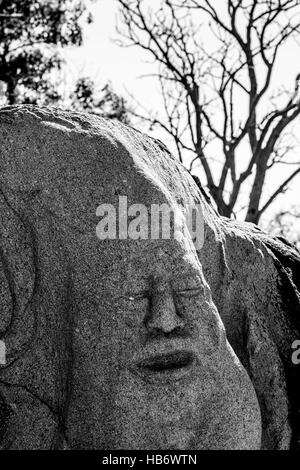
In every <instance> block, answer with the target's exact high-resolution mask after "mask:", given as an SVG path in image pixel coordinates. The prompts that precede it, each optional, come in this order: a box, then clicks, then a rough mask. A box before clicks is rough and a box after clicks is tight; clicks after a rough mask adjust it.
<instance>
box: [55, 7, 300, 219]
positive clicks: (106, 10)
mask: <svg viewBox="0 0 300 470" xmlns="http://www.w3.org/2000/svg"><path fill="white" fill-rule="evenodd" d="M92 11H93V16H94V23H92V24H91V25H88V26H86V27H85V28H84V44H83V46H82V47H80V48H72V49H68V50H66V49H64V51H63V55H64V57H65V59H66V60H67V74H68V76H71V77H74V80H76V79H77V78H79V77H80V76H86V77H90V78H92V79H93V80H94V81H95V82H96V85H97V87H99V88H101V87H103V86H104V85H105V84H106V83H107V82H108V81H110V82H111V83H112V85H113V87H114V89H115V90H116V91H117V92H118V93H121V94H122V95H123V96H124V97H125V98H126V97H127V91H129V92H130V93H131V94H132V95H134V96H135V98H136V99H137V101H139V102H140V103H141V104H143V105H144V106H145V108H147V109H152V110H155V109H158V110H160V109H161V97H160V88H159V84H158V83H157V82H156V80H155V79H154V78H139V77H141V76H142V75H145V74H147V73H151V72H153V71H155V68H154V67H155V66H154V65H153V62H152V59H151V56H150V54H149V56H147V55H146V54H145V52H143V51H141V50H140V49H139V48H137V47H131V48H121V47H119V46H118V45H117V44H115V43H114V42H113V38H115V39H116V38H117V33H116V30H115V25H116V15H117V5H116V2H115V1H114V0H97V1H96V2H95V4H94V6H93V8H92ZM299 42H300V38H299ZM149 61H150V63H149ZM147 62H148V63H147ZM151 62H152V63H151ZM278 63H279V64H280V66H279V67H278V70H277V71H276V80H277V82H278V87H280V86H281V85H284V86H287V87H291V88H292V87H293V86H294V83H295V77H296V75H297V74H298V73H299V72H300V48H299V46H297V45H296V44H294V45H292V46H289V47H288V48H285V50H284V51H283V53H282V54H281V56H279V60H278ZM277 82H276V86H277ZM128 101H129V103H130V99H128ZM299 121H300V120H298V121H297V127H296V129H297V128H298V129H299V140H300V125H299V124H300V122H299ZM296 133H297V132H296ZM152 135H154V136H156V137H158V138H160V139H161V140H163V141H164V142H165V143H166V145H167V146H168V147H169V148H170V149H171V150H173V143H172V141H171V140H170V139H169V140H166V135H165V134H163V133H162V132H161V131H159V130H157V131H154V132H153V133H152ZM298 152H299V158H298V155H297V153H298ZM298 152H297V150H296V151H295V155H294V158H295V159H296V158H297V161H299V160H300V148H298ZM216 158H217V156H216ZM294 169H295V166H285V165H278V166H276V167H275V170H272V171H271V172H270V173H269V177H268V180H267V183H266V187H265V193H264V195H265V198H267V197H268V195H271V194H272V193H273V192H274V190H275V189H276V187H278V186H279V185H280V183H281V182H283V180H284V178H286V177H287V176H288V175H289V174H290V173H291V172H292V171H293V170H294ZM215 171H218V168H217V164H216V169H215ZM195 173H196V172H195ZM200 175H201V174H200ZM201 179H202V178H201ZM299 196H300V175H298V177H297V178H296V179H295V180H294V181H293V183H292V184H291V185H290V186H289V190H288V191H287V192H286V193H285V194H283V195H281V196H279V197H278V198H277V200H276V201H275V202H274V203H273V204H272V205H271V206H270V208H269V209H268V211H267V212H266V214H265V217H264V220H268V219H270V218H271V217H272V215H273V214H274V213H277V212H279V211H280V210H281V209H288V208H289V207H290V206H292V205H295V204H300V197H299Z"/></svg>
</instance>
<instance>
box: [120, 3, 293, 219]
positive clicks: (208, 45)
mask: <svg viewBox="0 0 300 470" xmlns="http://www.w3.org/2000/svg"><path fill="white" fill-rule="evenodd" d="M118 3H119V7H120V15H121V16H120V24H119V27H118V31H119V33H120V34H121V35H122V40H121V43H122V45H124V46H125V45H128V46H129V45H135V46H138V47H140V48H142V49H143V50H144V51H146V52H147V53H150V54H151V55H152V57H153V58H154V59H155V62H156V64H157V68H156V70H155V72H154V73H153V75H154V76H156V77H157V78H158V80H159V82H160V85H161V91H162V99H163V105H164V110H165V117H161V116H159V115H158V114H153V113H152V112H150V113H149V114H145V113H143V119H145V120H148V121H149V122H150V123H151V124H152V125H159V126H161V127H162V128H163V129H164V130H165V131H166V132H168V134H169V135H171V136H172V138H173V139H174V142H175V144H176V148H177V151H178V155H179V158H180V160H181V161H183V162H184V163H185V164H186V165H187V161H189V165H188V168H189V169H190V171H192V172H193V171H196V168H197V165H198V166H200V167H201V169H202V170H201V171H202V172H204V174H205V177H206V184H207V187H208V189H209V191H210V193H211V195H212V197H213V199H214V200H215V201H216V204H217V206H218V210H219V212H220V213H221V214H222V215H225V216H228V217H230V216H232V215H234V214H235V213H236V211H237V210H239V205H240V200H241V195H242V194H244V193H245V191H246V188H249V185H250V195H249V198H248V199H247V202H246V203H245V208H244V210H245V214H246V215H245V218H246V220H247V221H251V222H254V223H258V222H259V220H260V218H261V216H262V214H263V213H264V212H265V211H266V209H267V208H268V207H269V206H270V205H271V204H272V203H273V202H274V200H275V199H276V198H277V196H278V195H279V194H281V193H282V192H284V191H285V189H286V187H287V185H288V184H289V183H290V182H291V181H292V180H293V179H294V178H295V177H296V175H298V174H299V173H300V161H294V160H293V159H291V158H290V156H291V150H293V148H294V146H295V142H294V140H293V138H291V132H292V123H293V122H295V120H296V118H297V117H298V116H299V114H300V101H299V92H300V90H299V82H300V74H299V75H297V76H296V77H294V79H293V81H292V86H290V87H289V88H287V89H274V85H273V75H274V74H275V72H276V69H277V66H278V61H279V60H280V57H279V56H280V53H281V52H282V51H284V50H285V49H284V48H285V47H287V45H288V44H289V41H291V40H293V39H295V40H296V39H297V35H298V34H299V30H300V2H299V0H226V1H224V2H219V1H213V0H186V1H185V2H180V1H179V0H162V1H161V2H160V4H159V5H158V6H157V7H155V5H157V1H156V0H155V1H154V2H149V0H126V1H125V0H118ZM299 69H300V67H299ZM299 72H300V70H299ZM139 114H140V113H139ZM212 152H214V153H218V154H220V155H221V161H218V166H216V164H215V163H214V159H213V155H212ZM298 160H300V158H299V159H298ZM283 164H289V165H295V166H294V168H293V170H292V171H291V172H290V174H289V175H288V176H287V177H286V178H285V179H283V181H282V183H280V184H279V185H278V187H275V188H273V193H271V194H270V195H269V197H268V198H265V197H264V192H263V189H264V185H265V181H266V177H267V173H268V172H269V170H270V169H271V168H273V167H274V166H275V165H283ZM216 168H217V170H216ZM247 191H249V189H247ZM248 194H249V193H248Z"/></svg>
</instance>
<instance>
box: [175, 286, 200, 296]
mask: <svg viewBox="0 0 300 470" xmlns="http://www.w3.org/2000/svg"><path fill="white" fill-rule="evenodd" d="M201 293H202V294H203V287H202V286H201V287H190V288H187V289H182V290H179V291H177V292H176V295H178V296H180V297H197V296H198V295H200V294H201Z"/></svg>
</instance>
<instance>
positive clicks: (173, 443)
mask: <svg viewBox="0 0 300 470" xmlns="http://www.w3.org/2000/svg"><path fill="white" fill-rule="evenodd" d="M125 195H126V196H127V197H128V204H134V203H138V204H144V205H145V206H147V207H150V204H162V203H168V204H171V205H172V206H176V207H178V208H179V209H180V208H181V207H182V206H183V204H185V203H186V202H191V201H193V202H194V203H196V204H200V205H201V208H202V214H203V221H204V235H205V238H204V244H203V247H201V249H199V250H198V251H197V253H196V251H195V250H194V249H193V248H192V245H191V240H190V239H189V237H187V236H185V237H183V238H182V239H181V240H161V239H159V240H151V239H150V240H149V239H147V240H146V239H145V240H129V239H124V240H100V239H99V238H98V237H97V235H96V227H97V224H98V223H99V217H98V216H97V215H96V212H97V208H98V207H99V205H100V204H114V205H116V206H117V204H118V200H119V196H125ZM0 220H1V224H0V340H1V345H2V347H3V345H5V349H6V355H5V363H4V362H3V361H2V364H0V448H2V449H46V448H48V449H49V448H50V449H55V448H56V449H57V448H58V449H61V448H77V449H87V448H89V449H126V448H127V449H129V448H131V449H211V448H212V449H257V448H263V449H287V448H296V447H297V446H299V435H300V433H299V427H300V414H299V409H300V393H299V384H298V381H297V379H299V375H300V374H299V371H300V365H296V364H294V363H293V361H292V352H293V351H292V344H293V342H294V341H295V340H297V339H300V294H299V293H300V255H299V253H298V252H297V251H296V250H295V249H294V248H293V247H291V246H290V245H288V244H287V243H286V242H285V241H284V240H279V239H273V238H270V237H269V236H267V235H266V234H265V233H263V232H261V231H260V230H259V229H258V228H257V227H255V226H253V225H251V224H238V223H236V222H233V221H230V220H227V219H225V218H222V217H220V216H219V215H218V214H217V213H216V212H215V211H214V209H213V207H212V204H211V203H210V202H209V199H208V198H207V196H206V195H205V193H204V191H203V190H201V188H199V187H198V186H197V185H196V184H195V182H194V181H193V179H192V178H191V177H190V176H189V174H188V173H187V171H186V170H185V169H184V168H183V167H182V166H181V165H180V164H179V163H178V162H177V161H176V160H175V159H174V158H173V157H172V156H171V155H170V154H169V153H168V151H167V150H166V149H165V147H164V145H163V144H161V143H160V142H157V141H155V140H153V139H151V138H149V137H147V136H145V135H143V134H141V133H139V132H137V131H135V130H133V129H131V128H129V127H126V126H124V125H121V124H119V123H113V122H111V121H107V120H104V119H101V118H98V117H93V116H87V115H82V114H77V113H72V112H63V111H59V110H53V109H42V108H37V107H34V106H17V107H7V108H3V109H2V110H1V111H0ZM224 327H225V329H224ZM166 355H167V356H168V355H169V356H168V358H169V359H166ZM163 358H164V359H163ZM170 358H171V359H170ZM174 358H175V359H174ZM168 360H169V361H171V362H172V361H173V362H174V363H175V364H177V367H175V368H174V367H173V366H172V367H173V368H172V367H169V368H168V367H165V369H163V370H161V369H160V370H158V366H157V363H159V364H160V367H161V362H163V361H168ZM155 361H156V362H155ZM176 361H177V362H176ZM178 361H179V362H178ZM173 365H174V364H173Z"/></svg>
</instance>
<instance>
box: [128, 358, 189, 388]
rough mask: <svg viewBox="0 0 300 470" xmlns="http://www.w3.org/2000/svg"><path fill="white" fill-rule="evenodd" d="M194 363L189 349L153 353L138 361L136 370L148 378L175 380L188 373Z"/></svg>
mask: <svg viewBox="0 0 300 470" xmlns="http://www.w3.org/2000/svg"><path fill="white" fill-rule="evenodd" d="M195 363H196V356H195V354H194V353H193V352H191V351H173V352H170V353H163V354H155V355H153V356H149V357H148V358H144V359H143V360H142V361H140V362H138V363H137V365H136V367H135V369H136V371H137V372H138V373H139V374H140V375H142V376H144V378H146V379H149V380H159V381H161V380H164V379H166V380H168V379H170V380H176V379H180V378H181V377H183V376H185V375H186V374H187V373H189V372H190V371H191V370H192V368H193V366H194V365H195Z"/></svg>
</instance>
